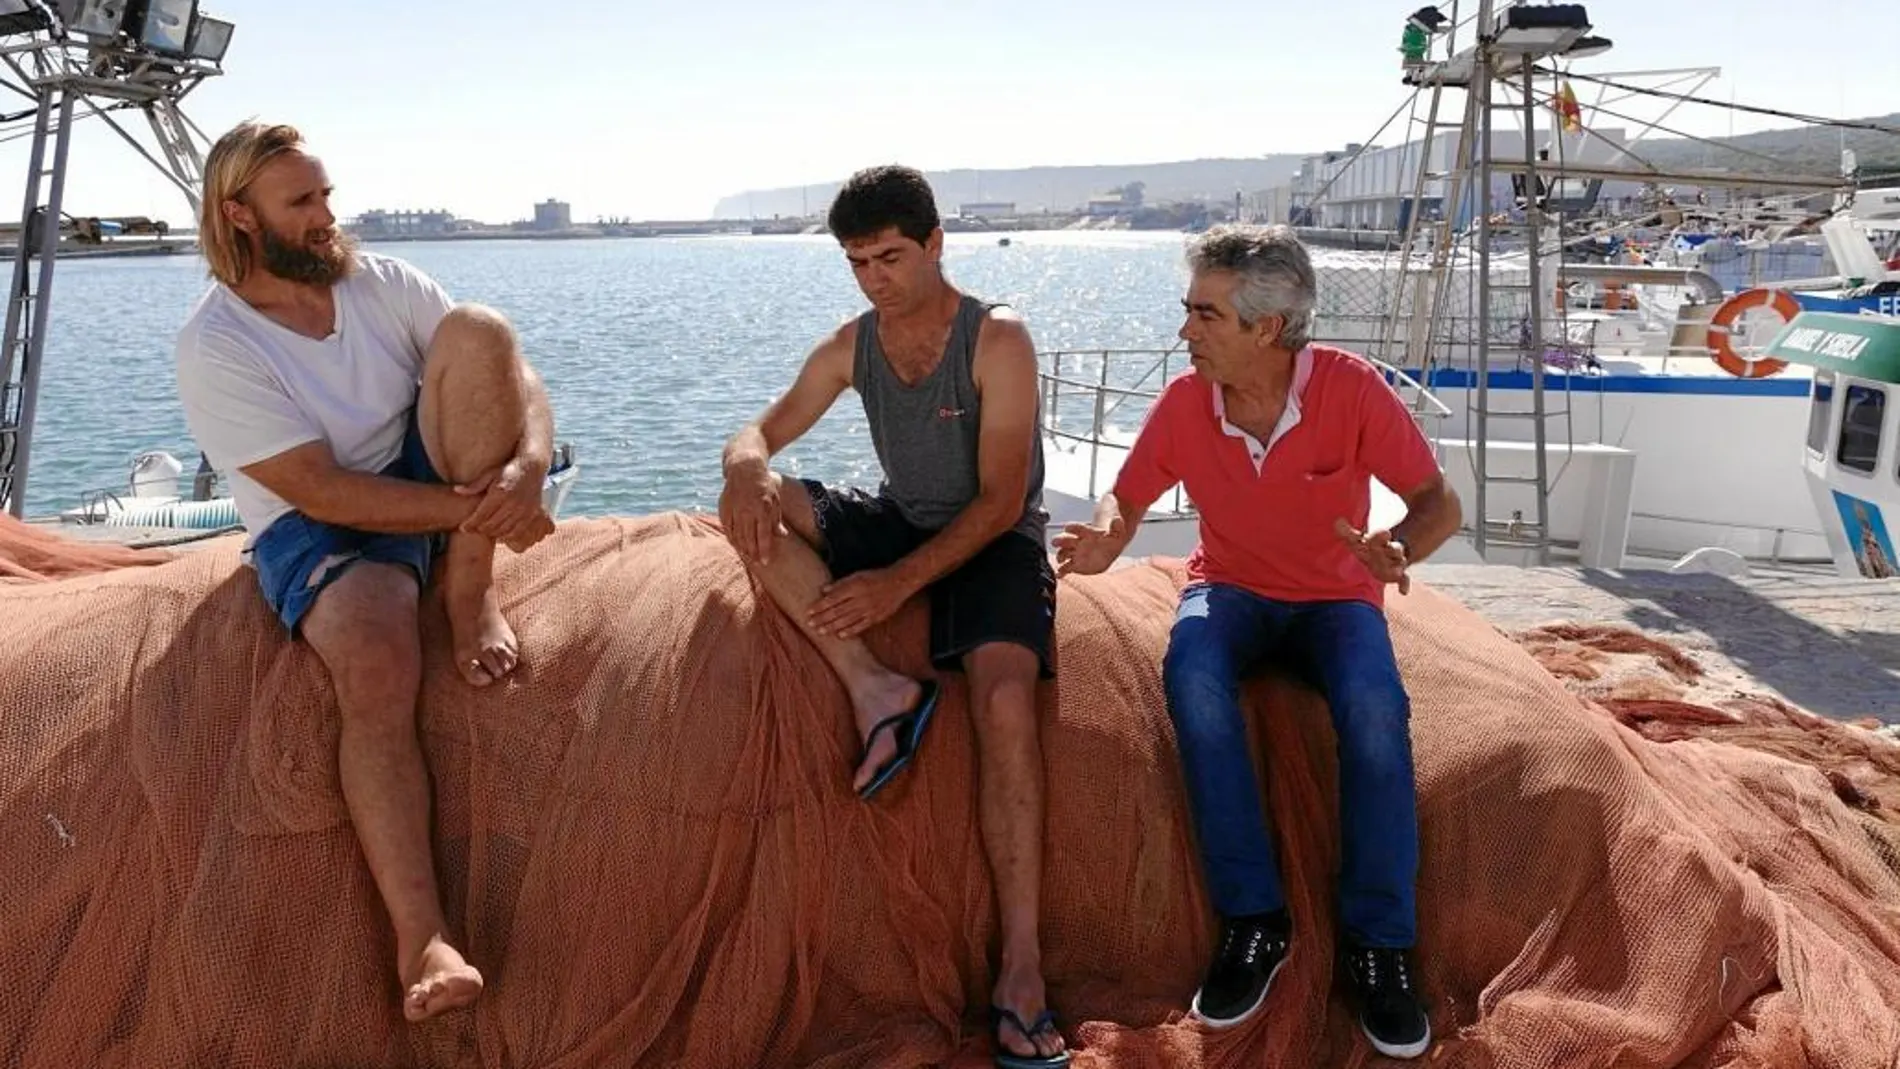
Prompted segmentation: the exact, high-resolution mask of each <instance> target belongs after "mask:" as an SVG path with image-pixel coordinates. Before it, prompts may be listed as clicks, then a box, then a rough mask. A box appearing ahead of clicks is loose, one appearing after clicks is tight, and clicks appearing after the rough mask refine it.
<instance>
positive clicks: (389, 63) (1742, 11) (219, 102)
mask: <svg viewBox="0 0 1900 1069" xmlns="http://www.w3.org/2000/svg"><path fill="white" fill-rule="evenodd" d="M1890 3H1891V0H1812V2H1809V3H1806V4H1803V5H1801V7H1800V10H1801V11H1802V16H1801V17H1800V19H1799V20H1798V25H1797V21H1791V16H1790V14H1789V11H1790V7H1789V5H1788V3H1787V0H1731V2H1730V3H1727V4H1724V5H1721V6H1720V7H1718V8H1709V7H1708V6H1707V5H1702V4H1694V3H1657V2H1655V0H1595V2H1591V3H1588V4H1587V8H1588V10H1589V12H1590V15H1591V19H1592V21H1593V23H1594V24H1595V27H1596V30H1595V32H1596V33H1598V34H1600V35H1603V36H1607V37H1609V38H1611V39H1612V40H1613V41H1614V42H1616V47H1615V48H1614V49H1613V50H1612V51H1611V52H1610V53H1608V54H1607V55H1604V56H1601V57H1597V58H1593V59H1590V60H1586V61H1582V62H1581V63H1579V65H1578V67H1577V69H1578V70H1580V71H1590V72H1613V71H1614V72H1622V71H1633V70H1644V69H1653V68H1678V67H1700V66H1719V67H1721V68H1722V72H1721V76H1720V77H1719V78H1717V79H1716V80H1715V81H1714V82H1712V83H1711V84H1710V85H1709V86H1708V87H1706V88H1705V89H1704V91H1703V92H1704V93H1705V94H1706V95H1709V96H1713V97H1717V98H1719V99H1725V100H1726V99H1734V100H1737V101H1741V102H1744V103H1754V104H1761V105H1766V106H1770V107H1776V108H1782V109H1786V110H1790V111H1796V112H1805V113H1811V114H1818V115H1827V116H1866V115H1874V114H1882V113H1886V112H1891V111H1893V110H1895V109H1896V108H1900V64H1896V63H1895V62H1894V58H1893V54H1892V40H1893V37H1892V34H1890V33H1853V32H1836V29H1835V28H1842V29H1847V28H1851V27H1852V26H1854V25H1861V26H1865V27H1869V28H1872V27H1876V26H1884V25H1887V24H1890V23H1891V20H1890V19H1886V18H1882V17H1877V16H1878V15H1879V14H1880V13H1881V12H1883V10H1885V9H1886V8H1887V6H1888V5H1889V4H1890ZM204 6H205V10H207V11H208V12H211V13H213V14H216V15H218V16H219V17H222V18H227V19H230V20H231V21H233V22H234V23H235V24H236V31H235V34H234V36H233V42H232V45H231V50H230V53H229V54H228V55H227V57H226V60H225V71H226V73H225V75H224V76H223V77H221V78H217V79H212V80H210V81H208V82H206V83H205V84H204V85H203V86H201V87H200V88H199V89H198V90H197V91H196V92H195V93H194V94H193V95H192V96H190V97H189V98H187V101H186V111H187V113H188V114H189V115H190V116H191V117H192V118H193V119H194V120H195V121H196V122H197V123H198V125H199V126H201V127H202V128H203V129H204V130H205V131H206V132H207V133H208V134H210V135H211V136H213V137H215V136H216V135H217V134H218V133H220V132H221V131H223V130H224V129H226V128H228V127H229V126H230V125H231V124H232V123H234V122H237V121H239V120H242V119H244V118H247V117H252V116H256V117H259V118H263V119H267V120H270V121H282V122H289V123H292V124H293V125H296V126H297V127H299V128H300V129H301V130H302V131H303V132H304V134H305V136H306V138H307V139H308V140H309V141H310V142H311V143H312V146H313V148H314V150H315V151H316V152H317V154H318V155H319V156H321V157H322V158H323V160H324V162H325V165H326V167H327V168H328V170H329V173H330V177H331V180H332V181H333V182H334V183H335V185H336V195H335V200H334V206H335V208H336V210H337V211H338V213H339V214H340V215H343V216H345V217H346V218H347V217H349V216H353V215H355V214H356V213H358V212H361V211H364V210H368V209H372V208H384V209H399V208H405V209H437V208H439V209H446V210H448V211H451V212H454V213H455V214H457V215H460V216H464V217H471V218H476V219H481V220H484V221H487V222H495V223H502V222H508V221H512V220H515V219H522V218H526V217H528V216H530V215H531V214H532V210H533V204H534V203H535V202H537V201H540V200H544V199H547V198H549V197H554V198H558V199H561V200H566V201H568V202H570V203H571V204H572V206H573V218H574V219H575V221H576V222H587V221H592V220H595V219H598V218H601V217H604V216H629V217H632V218H636V219H681V218H700V217H704V216H706V215H708V214H709V213H710V212H711V211H712V208H713V205H714V203H715V202H716V201H717V200H718V199H719V198H720V197H721V196H724V195H727V194H732V193H738V192H742V191H744V190H747V189H764V188H771V187H776V186H794V185H800V184H806V183H819V182H825V181H829V180H835V179H837V178H839V177H841V176H843V175H845V174H848V173H849V172H851V171H852V170H855V169H857V168H858V167H862V166H866V165H868V164H871V163H879V162H887V161H892V160H896V161H900V162H904V163H909V164H912V165H914V166H918V167H922V168H925V169H941V168H952V167H977V168H984V169H1002V168H1010V167H1022V166H1030V165H1037V164H1089V163H1146V162H1160V161H1166V160H1177V159H1191V158H1196V157H1211V156H1257V155H1264V154H1268V153H1278V152H1315V151H1320V150H1323V149H1327V148H1336V147H1339V146H1341V145H1343V144H1345V143H1346V142H1350V141H1365V140H1368V139H1369V138H1370V137H1371V135H1372V134H1373V132H1374V131H1375V130H1376V129H1377V128H1378V127H1379V125H1380V124H1381V123H1382V122H1384V121H1385V119H1386V118H1387V116H1389V115H1390V114H1391V113H1392V112H1393V110H1394V109H1395V108H1397V107H1399V106H1400V105H1401V104H1402V103H1404V102H1405V101H1406V100H1407V99H1408V97H1409V95H1410V90H1409V89H1407V88H1406V87H1404V86H1402V85H1401V84H1400V83H1399V79H1398V53H1397V45H1398V38H1399V31H1400V28H1401V25H1402V22H1403V19H1404V16H1405V14H1406V13H1407V12H1409V11H1410V10H1412V8H1413V6H1416V4H1408V3H1405V2H1403V0H1401V2H1396V3H1392V4H1386V3H1378V2H1372V0H1324V2H1313V3H1297V2H1296V3H1287V2H1280V3H1269V2H1263V0H1249V2H1243V0H1175V2H1173V3H1152V2H1151V3H1146V4H1136V3H1131V2H1128V0H1088V2H1082V0H1061V2H1057V0H957V2H955V3H928V2H917V0H881V2H873V0H702V2H698V3H680V2H678V0H669V2H666V3H660V2H658V0H561V2H558V3H557V2H547V0H542V2H522V0H514V2H504V0H329V2H327V3H326V2H323V0H296V2H291V0H212V2H207V3H206V4H205V5H204ZM1442 6H1443V7H1444V9H1445V10H1447V11H1450V9H1451V8H1450V4H1449V3H1442ZM1777 27H1778V28H1779V29H1776V28H1777ZM1576 88H1577V92H1578V93H1579V95H1580V96H1581V97H1583V98H1584V100H1585V103H1586V104H1587V103H1588V102H1589V93H1590V92H1591V90H1590V89H1589V88H1588V87H1586V86H1584V85H1581V84H1579V85H1578V86H1577V87H1576ZM1623 107H1624V108H1627V109H1632V110H1638V109H1648V110H1647V111H1641V110H1638V113H1640V114H1644V115H1653V114H1654V109H1655V107H1656V105H1654V104H1628V105H1624V106H1623ZM1672 125H1677V126H1679V127H1680V128H1682V129H1685V130H1686V131H1688V132H1691V133H1699V134H1725V133H1729V132H1737V133H1740V132H1746V131H1749V130H1756V129H1763V128H1767V127H1770V126H1782V125H1788V124H1787V123H1784V122H1778V121H1775V120H1770V119H1764V118H1758V117H1754V116H1743V115H1732V114H1731V113H1727V112H1723V111H1717V110H1714V109H1707V108H1699V107H1690V108H1686V109H1684V110H1683V111H1680V112H1678V113H1677V114H1676V115H1675V116H1674V117H1673V119H1672ZM135 132H137V133H140V134H144V133H145V131H144V128H143V125H142V121H141V125H140V126H139V127H137V128H135ZM1395 140H1397V138H1395V137H1394V136H1393V135H1392V134H1391V133H1388V134H1387V136H1385V137H1383V138H1380V143H1391V142H1393V141H1395ZM149 143H150V142H149V138H148V144H149ZM26 145H27V141H26V140H24V139H21V140H15V141H11V142H8V143H5V144H0V175H9V176H13V178H12V180H13V181H14V182H16V183H17V182H20V181H23V180H24V176H25V171H26V162H25V161H26ZM16 189H17V187H16ZM18 203H19V194H18V193H17V192H15V193H8V192H6V191H5V189H4V188H0V205H5V204H18ZM65 208H66V211H67V212H68V213H70V214H74V215H130V214H146V215H152V216H155V217H159V218H164V219H167V220H168V221H170V222H172V223H173V224H174V225H180V226H182V225H187V224H188V216H189V208H188V206H187V204H186V202H185V200H184V198H183V196H182V195H180V194H179V193H178V191H177V190H176V188H175V187H173V186H171V185H169V184H168V183H167V182H166V181H165V180H164V179H162V178H160V177H158V175H157V174H156V172H155V171H154V170H153V169H152V168H151V166H150V165H148V164H146V163H145V162H144V161H143V160H141V159H140V158H139V157H138V156H137V155H136V154H134V153H133V152H132V151H131V149H129V148H127V147H126V146H125V145H124V143H123V142H122V141H120V140H119V139H118V137H117V135H115V134H113V133H112V132H111V131H110V130H108V129H106V128H104V127H102V126H99V125H98V123H97V121H96V120H93V121H89V122H85V123H81V124H80V125H79V126H77V127H76V128H75V133H74V142H73V150H72V159H71V167H70V178H69V181H68V187H67V192H66V200H65ZM13 210H14V209H8V208H4V207H0V217H4V218H6V219H11V218H12V212H13Z"/></svg>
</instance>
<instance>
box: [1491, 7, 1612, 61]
mask: <svg viewBox="0 0 1900 1069" xmlns="http://www.w3.org/2000/svg"><path fill="white" fill-rule="evenodd" d="M1588 32H1590V16H1589V15H1588V14H1587V13H1586V12H1585V11H1584V9H1583V5H1582V4H1537V5H1529V4H1525V5H1521V6H1519V7H1510V8H1505V9H1504V10H1503V11H1501V12H1499V13H1498V16H1497V21H1496V23H1495V27H1494V29H1493V30H1492V45H1493V47H1495V48H1497V49H1498V50H1499V51H1501V52H1515V53H1518V54H1519V55H1527V56H1548V55H1555V54H1557V53H1560V52H1563V51H1564V50H1565V49H1567V48H1569V47H1570V46H1571V45H1574V44H1576V43H1577V40H1578V39H1579V38H1581V37H1582V36H1583V35H1584V34H1586V33H1588Z"/></svg>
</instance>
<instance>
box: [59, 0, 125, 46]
mask: <svg viewBox="0 0 1900 1069" xmlns="http://www.w3.org/2000/svg"><path fill="white" fill-rule="evenodd" d="M125 9H126V0H59V18H60V21H61V22H64V23H65V24H66V32H67V33H77V34H84V35H85V36H87V37H116V36H118V33H119V30H120V29H122V28H123V27H124V26H125Z"/></svg>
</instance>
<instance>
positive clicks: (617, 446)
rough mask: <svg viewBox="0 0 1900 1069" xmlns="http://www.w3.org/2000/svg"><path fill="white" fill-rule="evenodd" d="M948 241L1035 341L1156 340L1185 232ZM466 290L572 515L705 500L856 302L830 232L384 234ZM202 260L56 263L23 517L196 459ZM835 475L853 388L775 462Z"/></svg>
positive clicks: (868, 460) (1178, 271) (950, 256)
mask: <svg viewBox="0 0 1900 1069" xmlns="http://www.w3.org/2000/svg"><path fill="white" fill-rule="evenodd" d="M1010 238H1011V243H1010V244H1009V245H1008V246H1001V245H999V244H998V243H997V240H996V238H995V237H989V236H982V235H971V234H963V235H951V236H950V238H949V239H948V244H947V249H946V253H945V264H946V270H947V272H948V274H949V275H950V277H951V278H952V279H953V280H954V281H955V282H956V283H957V284H958V285H959V286H961V287H963V288H964V289H966V290H967V291H969V292H971V293H974V294H976V295H978V296H983V297H987V298H991V299H997V300H1003V301H1007V302H1009V303H1010V304H1011V305H1013V306H1014V307H1015V308H1016V309H1017V310H1019V311H1020V312H1021V313H1022V314H1023V315H1024V316H1025V317H1026V319H1027V320H1028V323H1029V327H1030V330H1031V333H1032V334H1033V335H1034V337H1035V339H1036V342H1037V346H1038V348H1039V349H1042V350H1049V349H1072V348H1137V349H1142V348H1165V347H1166V346H1168V345H1170V344H1172V343H1173V341H1174V331H1175V328H1176V327H1177V326H1178V325H1179V314H1178V313H1179V308H1180V304H1179V301H1180V296H1181V292H1182V288H1183V286H1184V285H1185V282H1186V270H1185V268H1184V266H1183V264H1182V258H1181V250H1182V246H1183V237H1182V235H1180V234H1176V233H1163V232H1146V233H1127V232H1122V233H1090V232H1083V233H1067V232H1062V233H1030V234H1013V235H1010ZM372 248H376V249H377V251H380V252H384V253H388V254H390V255H394V256H399V257H402V258H404V259H407V260H409V261H410V262H412V263H414V264H416V265H417V266H418V267H421V268H422V269H423V270H425V271H427V272H429V273H430V274H431V275H433V276H435V278H436V279H438V280H439V281H440V282H441V283H442V284H443V285H444V286H445V287H447V289H448V290H449V292H450V293H451V294H452V295H453V296H454V297H456V298H457V299H458V300H476V301H482V302H484V303H488V304H492V305H494V306H496V307H497V308H500V309H501V310H503V311H504V312H505V313H506V314H507V315H508V316H510V317H511V318H512V319H513V320H514V322H515V324H516V326H517V328H518V329H519V331H520V333H521V336H522V339H523V344H524V347H525V350H526V353H527V355H528V357H529V359H530V360H532V361H533V362H534V364H535V365H536V367H537V368H539V369H540V371H541V374H542V376H543V377H544V378H545V379H546V380H547V383H548V387H549V390H550V393H551V396H552V398H553V404H554V412H555V423H556V433H557V437H558V438H559V439H561V440H563V441H568V442H572V443H573V444H574V446H575V449H576V451H577V454H578V458H579V460H580V461H581V463H582V465H583V468H584V470H583V472H582V475H581V478H580V480H579V481H578V482H577V484H576V486H575V488H574V491H573V493H572V494H571V495H570V496H569V498H568V505H567V512H566V513H565V514H566V515H599V514H604V513H621V514H637V513H644V512H653V511H658V510H664V509H687V510H693V509H711V508H713V507H715V505H716V503H717V501H718V494H719V452H720V449H721V447H722V445H723V444H724V442H725V440H726V438H727V437H728V436H729V435H730V434H731V433H732V432H733V431H734V430H735V429H737V428H738V426H739V425H740V424H741V423H743V422H744V421H745V420H746V419H748V418H750V417H751V416H752V415H753V414H755V413H756V412H757V411H758V410H759V409H760V408H761V407H763V406H764V405H765V404H766V403H767V402H768V401H770V400H771V398H772V397H773V396H775V395H776V394H777V393H778V392H780V391H781V390H783V389H784V388H785V387H786V386H787V385H789V384H790V382H791V380H792V376H793V374H794V373H795V372H796V371H797V368H798V366H799V364H800V363H801V362H802V361H803V359H804V356H805V353H806V352H807V351H808V349H809V348H810V346H811V345H812V343H813V342H814V341H816V340H817V338H818V337H819V336H820V335H821V334H822V333H823V332H825V331H827V330H829V329H831V328H833V327H834V326H836V325H837V324H838V323H841V322H843V321H844V320H845V319H847V318H849V317H850V316H852V315H855V314H857V313H858V312H859V311H860V310H861V309H862V308H863V299H862V297H861V296H860V295H859V294H858V292H857V288H856V286H855V284H854V283H853V282H852V279H851V274H850V270H849V268H848V267H847V266H846V264H845V261H844V257H843V255H842V254H841V253H840V251H839V249H838V246H837V244H836V243H835V242H834V241H832V240H831V239H830V238H827V237H731V238H725V237H719V238H682V239H655V240H598V241H484V242H467V243H442V242H435V243H408V244H395V245H386V246H372ZM205 284H206V283H205V278H204V271H203V266H202V264H201V262H200V261H199V260H198V259H197V258H196V257H187V256H176V257H155V258H136V259H120V260H90V261H88V260H65V261H61V262H60V263H59V265H58V267H57V277H56V279H55V281H54V284H53V313H52V325H51V333H50V334H49V336H48V340H47V346H46V365H45V370H44V378H43V381H42V385H41V393H40V409H39V419H38V426H37V428H36V431H35V438H34V447H33V466H32V472H31V482H30V485H29V486H28V490H27V510H28V513H29V514H30V515H40V514H45V513H49V512H54V511H57V510H59V509H63V508H69V507H72V506H75V505H77V504H78V503H79V499H80V496H81V495H82V494H83V493H84V492H85V491H87V490H89V489H95V488H105V489H114V490H123V489H124V487H125V485H126V481H127V474H128V471H129V465H130V464H131V461H132V460H133V458H134V457H136V456H138V455H139V454H140V453H141V452H144V451H146V450H148V449H155V448H156V449H165V450H169V451H170V452H172V453H173V454H174V455H176V456H177V457H178V458H179V459H180V460H182V461H184V462H185V465H186V470H187V471H189V470H191V469H192V468H194V467H196V464H197V455H198V454H197V450H196V448H195V447H194V446H193V445H192V443H191V439H190V436H189V434H188V433H187V432H186V429H185V421H184V415H183V412H182V411H181V410H180V408H179V405H178V392H177V386H176V383H175V381H174V375H173V368H172V344H173V339H174V337H175V335H176V333H177V330H178V327H179V325H180V324H181V323H182V322H183V321H184V318H185V316H186V314H187V313H188V311H189V310H190V308H191V305H192V303H193V302H194V301H195V300H196V298H197V297H198V295H199V294H200V293H201V292H203V290H204V287H205ZM783 463H784V464H785V465H786V466H787V468H789V469H791V470H796V471H798V472H800V473H802V474H807V475H813V476H816V477H818V478H823V479H827V480H843V481H855V482H859V483H863V484H870V483H874V482H875V479H876V466H875V458H874V457H873V456H872V454H871V448H870V442H869V440H868V438H867V437H866V434H865V424H864V418H863V411H862V409H861V408H860V407H859V406H858V403H857V398H856V395H854V394H846V395H845V396H844V397H842V398H841V399H840V400H839V403H838V404H837V405H836V406H834V407H833V409H832V411H831V413H830V414H829V415H827V416H826V417H825V419H824V420H823V421H822V422H821V423H820V424H819V425H818V426H817V427H815V428H814V429H813V430H812V432H811V433H810V434H809V435H807V436H806V438H805V439H804V440H802V441H801V442H799V443H797V444H796V445H795V446H793V448H792V449H790V450H789V451H788V452H787V453H786V454H785V457H784V458H783Z"/></svg>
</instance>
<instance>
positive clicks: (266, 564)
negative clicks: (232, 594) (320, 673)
mask: <svg viewBox="0 0 1900 1069" xmlns="http://www.w3.org/2000/svg"><path fill="white" fill-rule="evenodd" d="M379 474H381V475H385V476H388V477H390V478H395V479H407V480H409V481H411V482H419V483H440V482H442V481H443V480H442V477H441V476H440V475H439V474H437V473H436V470H435V467H434V466H433V465H431V464H430V463H429V453H428V450H427V449H425V448H423V445H422V430H421V427H420V426H419V425H418V424H417V422H416V410H415V409H414V408H411V409H410V410H409V425H408V429H407V430H406V431H405V433H404V434H403V439H402V452H401V453H400V454H398V455H397V457H396V459H395V460H394V461H392V462H390V464H389V466H388V467H386V468H384V469H383V470H382V471H381V472H380V473H379ZM443 541H444V536H443V535H440V534H433V535H430V534H407V535H399V534H377V533H375V532H372V531H359V530H356V529H355V528H352V527H339V526H337V525H335V524H329V523H323V522H322V521H319V520H313V519H311V518H310V517H308V516H306V515H304V514H303V513H301V512H286V513H284V514H283V515H282V516H279V517H278V518H277V519H276V520H274V521H272V523H271V525H270V526H269V527H267V528H265V529H264V533H263V534H261V535H258V536H257V541H255V542H253V543H252V544H251V550H250V560H251V567H253V568H255V569H257V581H258V585H259V587H261V588H262V589H263V592H264V600H265V602H266V603H268V604H269V605H270V608H271V611H272V612H274V613H276V614H277V618H278V619H279V620H282V621H283V622H284V627H285V628H287V629H288V630H289V631H290V633H291V634H293V635H294V634H296V633H297V625H298V623H299V622H300V621H302V620H303V617H304V614H305V613H307V612H309V611H310V607H311V606H312V605H315V604H316V603H317V595H318V594H321V593H322V592H323V588H324V587H326V586H329V585H330V584H331V583H333V582H335V581H336V580H337V578H338V577H339V576H341V575H342V574H343V573H344V571H346V570H347V569H348V568H349V566H350V565H352V564H355V563H356V562H357V561H364V560H368V561H378V562H381V563H384V564H401V565H404V566H406V567H408V568H409V570H410V571H413V572H414V573H415V574H416V583H417V585H418V586H427V585H428V584H429V566H430V564H431V563H432V562H433V561H434V559H435V556H436V554H437V553H438V552H440V550H441V544H442V542H443ZM325 562H329V563H328V565H327V566H326V563H325ZM319 571H321V572H322V574H321V575H318V574H317V573H318V572H319ZM312 576H317V579H316V582H314V583H313V582H312V581H311V577H312Z"/></svg>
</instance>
